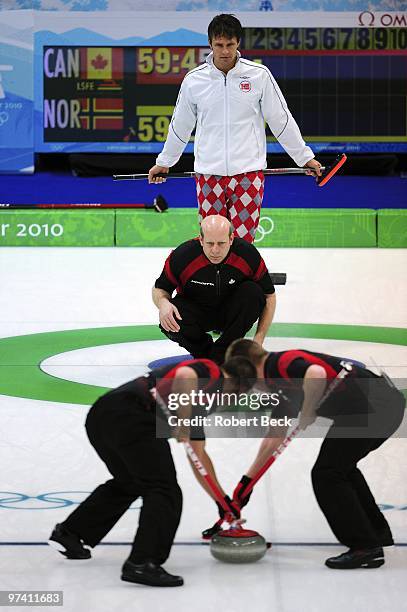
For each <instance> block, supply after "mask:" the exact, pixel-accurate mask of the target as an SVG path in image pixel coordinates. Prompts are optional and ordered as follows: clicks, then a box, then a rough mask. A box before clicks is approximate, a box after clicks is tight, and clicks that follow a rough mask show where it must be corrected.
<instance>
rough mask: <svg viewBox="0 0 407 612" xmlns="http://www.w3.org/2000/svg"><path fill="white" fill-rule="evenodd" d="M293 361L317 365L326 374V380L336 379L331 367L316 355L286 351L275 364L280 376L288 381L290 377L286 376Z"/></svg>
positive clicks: (334, 371)
mask: <svg viewBox="0 0 407 612" xmlns="http://www.w3.org/2000/svg"><path fill="white" fill-rule="evenodd" d="M294 359H305V361H309V362H310V365H319V366H322V367H323V368H324V370H325V372H326V374H327V377H328V379H332V378H335V377H336V374H337V372H336V370H334V368H333V367H332V366H330V365H329V363H327V362H326V361H323V360H322V359H320V358H319V357H317V356H316V355H311V354H310V353H306V352H305V351H297V350H294V351H286V352H285V353H283V354H282V355H281V356H280V357H279V359H278V363H277V368H278V372H279V374H280V376H282V377H283V378H286V379H287V380H289V379H290V378H291V377H290V376H289V375H288V373H287V370H288V368H289V366H290V364H291V363H292V362H293V361H294Z"/></svg>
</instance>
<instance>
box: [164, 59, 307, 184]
mask: <svg viewBox="0 0 407 612" xmlns="http://www.w3.org/2000/svg"><path fill="white" fill-rule="evenodd" d="M265 121H267V123H268V125H269V127H270V129H271V131H272V133H273V134H274V136H275V137H276V138H277V140H278V141H279V143H280V144H281V145H282V146H283V147H284V149H285V150H286V151H287V153H288V154H289V155H290V156H291V157H292V158H293V160H294V161H295V163H296V164H297V165H298V166H304V165H305V164H306V163H307V162H308V161H309V160H310V159H312V158H313V157H314V154H313V152H312V150H311V149H310V147H307V146H306V144H305V142H304V140H303V138H302V136H301V133H300V130H299V128H298V125H297V124H296V122H295V120H294V119H293V117H292V115H291V113H290V111H289V110H288V107H287V103H286V101H285V100H284V96H283V94H282V93H281V91H280V88H279V87H278V85H277V83H276V81H275V80H274V78H273V75H272V74H271V72H270V70H269V69H268V68H266V66H262V65H261V64H257V63H255V62H251V61H249V60H246V59H244V58H242V57H241V55H240V53H238V59H237V62H236V65H235V66H234V68H232V69H231V70H229V72H228V73H227V75H225V74H224V73H223V72H222V71H221V70H218V68H216V66H215V65H214V64H213V61H212V53H210V54H209V55H208V57H207V59H206V62H205V64H202V65H201V66H198V67H197V68H195V69H194V70H191V71H190V72H188V74H187V75H186V76H185V78H184V80H183V81H182V84H181V88H180V91H179V94H178V99H177V102H176V105H175V108H174V113H173V115H172V119H171V123H170V127H169V130H168V136H167V140H166V142H165V144H164V148H163V150H162V152H161V153H160V154H159V156H158V157H157V160H156V163H157V164H158V165H159V166H166V167H169V168H170V167H171V166H174V165H175V164H176V163H177V161H178V160H179V158H180V157H181V155H182V152H183V150H184V148H185V146H186V144H187V142H188V141H189V138H190V136H191V133H192V131H193V129H194V128H195V126H196V133H195V142H194V155H195V164H194V170H195V172H199V173H200V174H215V175H220V176H232V175H234V174H240V173H242V172H250V171H253V170H262V169H264V168H266V164H267V160H266V133H265V126H264V122H265Z"/></svg>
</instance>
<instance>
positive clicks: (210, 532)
mask: <svg viewBox="0 0 407 612" xmlns="http://www.w3.org/2000/svg"><path fill="white" fill-rule="evenodd" d="M222 523H223V519H221V518H220V519H219V520H217V521H216V523H215V524H214V525H212V527H209V528H208V529H204V530H203V532H202V539H204V540H210V539H211V538H212V536H214V535H215V533H218V532H219V531H221V530H222Z"/></svg>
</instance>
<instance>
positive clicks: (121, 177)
mask: <svg viewBox="0 0 407 612" xmlns="http://www.w3.org/2000/svg"><path fill="white" fill-rule="evenodd" d="M309 170H310V168H266V169H265V170H262V172H263V174H264V175H267V176H269V175H272V174H306V173H307V172H308V171H309ZM324 170H325V166H322V167H321V171H322V172H323V171H324ZM195 176H196V173H195V172H168V173H167V172H165V173H164V172H160V173H159V174H155V175H154V177H155V178H166V179H168V178H192V177H195ZM147 178H148V174H113V180H114V181H140V180H143V179H147Z"/></svg>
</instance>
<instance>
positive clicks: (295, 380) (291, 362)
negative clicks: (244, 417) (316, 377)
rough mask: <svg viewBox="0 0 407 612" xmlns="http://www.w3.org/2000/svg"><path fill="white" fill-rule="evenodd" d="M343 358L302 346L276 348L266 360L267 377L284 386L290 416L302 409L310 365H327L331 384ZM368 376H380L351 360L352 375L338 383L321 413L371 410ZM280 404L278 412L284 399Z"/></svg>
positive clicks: (268, 379) (351, 412)
mask: <svg viewBox="0 0 407 612" xmlns="http://www.w3.org/2000/svg"><path fill="white" fill-rule="evenodd" d="M343 361H344V358H343V357H336V356H334V355H327V354H325V353H315V352H313V351H306V350H302V349H294V350H289V351H281V352H273V353H270V354H269V355H268V357H267V359H266V361H265V362H264V378H265V379H266V382H267V385H268V386H270V387H272V388H273V389H274V388H276V387H279V388H280V389H281V391H282V393H283V394H284V397H286V398H288V404H287V405H289V406H290V409H289V410H288V412H289V413H290V416H295V413H297V414H298V412H299V410H300V409H301V406H302V401H303V399H304V394H303V390H302V385H303V379H304V376H305V373H306V371H307V369H308V368H309V367H310V366H311V365H319V366H321V367H322V368H324V370H325V372H326V375H327V384H328V385H329V384H330V382H331V381H332V380H333V379H334V378H335V377H336V376H337V374H339V372H341V370H342V369H343V365H342V364H343ZM345 361H346V359H345ZM369 378H370V379H372V378H378V377H377V376H376V375H375V374H373V372H370V370H367V369H366V368H362V367H360V366H358V365H355V364H352V373H351V375H350V376H348V377H347V378H346V379H345V380H344V381H341V383H340V384H338V386H337V387H335V390H333V392H332V394H331V395H330V396H329V397H328V398H327V399H326V400H325V401H324V402H323V404H322V405H321V406H320V408H319V409H318V414H319V415H321V416H327V417H331V416H334V415H338V414H356V413H361V412H362V413H365V412H368V411H369V409H368V405H367V404H368V402H367V394H368V393H367V391H368V389H369V386H368V381H366V379H369ZM280 405H281V408H280V410H278V412H279V413H280V412H282V411H283V410H284V402H281V403H280ZM286 410H287V408H286ZM273 414H274V413H273Z"/></svg>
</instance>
